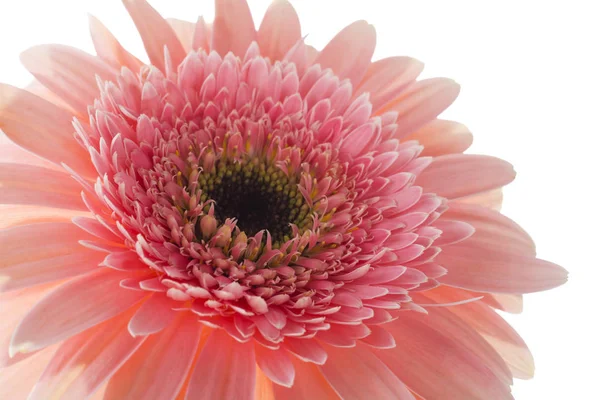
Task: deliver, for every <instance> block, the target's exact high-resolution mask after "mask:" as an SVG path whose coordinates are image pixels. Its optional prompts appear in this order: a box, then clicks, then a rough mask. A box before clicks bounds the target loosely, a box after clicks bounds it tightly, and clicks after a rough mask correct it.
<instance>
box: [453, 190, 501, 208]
mask: <svg viewBox="0 0 600 400" xmlns="http://www.w3.org/2000/svg"><path fill="white" fill-rule="evenodd" d="M503 197H504V195H503V193H502V188H501V187H500V188H497V189H493V190H488V191H487V192H482V193H476V194H472V195H469V196H465V197H461V198H459V199H456V201H459V202H461V203H465V204H477V205H480V206H482V207H487V208H491V209H492V210H496V211H500V210H501V209H502V200H503Z"/></svg>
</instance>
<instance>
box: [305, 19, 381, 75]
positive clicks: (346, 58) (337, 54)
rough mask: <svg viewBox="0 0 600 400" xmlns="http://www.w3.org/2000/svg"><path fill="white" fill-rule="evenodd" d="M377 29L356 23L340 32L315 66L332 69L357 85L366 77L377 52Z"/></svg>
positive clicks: (319, 56)
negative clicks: (372, 58)
mask: <svg viewBox="0 0 600 400" xmlns="http://www.w3.org/2000/svg"><path fill="white" fill-rule="evenodd" d="M375 36H376V34H375V28H373V26H372V25H369V24H368V23H367V22H365V21H356V22H354V23H352V24H350V25H348V26H347V27H345V28H344V29H342V30H341V31H340V33H338V34H337V35H336V36H335V37H334V38H333V39H331V41H330V42H329V43H328V44H327V46H325V48H324V49H323V51H321V53H320V54H319V55H318V56H317V59H316V60H315V64H321V67H323V68H331V69H332V70H333V72H334V73H335V74H336V75H337V76H338V77H339V78H340V79H345V78H348V79H350V81H351V82H352V84H353V85H357V84H358V83H359V82H360V80H361V79H362V78H363V76H364V75H365V72H366V71H367V68H368V67H369V64H370V63H371V57H372V56H373V52H374V51H375Z"/></svg>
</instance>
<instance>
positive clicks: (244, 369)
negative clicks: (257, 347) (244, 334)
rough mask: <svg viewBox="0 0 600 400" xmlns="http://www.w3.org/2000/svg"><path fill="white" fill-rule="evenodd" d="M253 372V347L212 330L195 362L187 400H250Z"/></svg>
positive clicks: (253, 378)
mask: <svg viewBox="0 0 600 400" xmlns="http://www.w3.org/2000/svg"><path fill="white" fill-rule="evenodd" d="M255 369H256V364H255V360H254V344H253V343H251V342H249V343H238V342H236V341H235V340H234V339H233V338H232V337H231V336H229V335H228V334H227V333H226V332H224V331H222V330H215V331H213V332H212V333H211V334H210V337H209V338H208V340H207V341H206V344H205V345H204V348H203V349H202V352H201V353H200V356H199V357H198V360H197V361H196V366H195V367H194V371H193V372H192V378H191V380H190V385H189V387H188V391H187V395H186V399H188V400H192V399H194V400H196V399H198V400H209V399H239V400H252V399H253V398H254V397H253V396H254V388H255V383H256V380H255V378H256V370H255Z"/></svg>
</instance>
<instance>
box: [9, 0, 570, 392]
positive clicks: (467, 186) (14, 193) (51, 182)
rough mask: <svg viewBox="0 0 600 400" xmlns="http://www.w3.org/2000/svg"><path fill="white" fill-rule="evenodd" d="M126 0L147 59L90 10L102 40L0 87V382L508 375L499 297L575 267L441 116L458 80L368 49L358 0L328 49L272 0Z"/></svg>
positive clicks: (42, 387) (87, 388)
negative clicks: (176, 9)
mask: <svg viewBox="0 0 600 400" xmlns="http://www.w3.org/2000/svg"><path fill="white" fill-rule="evenodd" d="M125 5H126V7H127V10H128V11H129V13H130V14H131V17H132V18H133V20H134V22H135V24H136V26H137V28H138V30H139V32H140V35H141V37H142V40H143V42H144V45H145V48H146V50H147V53H148V56H149V60H150V64H148V65H146V64H144V63H142V62H141V61H139V60H138V59H137V58H135V57H134V56H132V55H131V54H130V53H128V52H127V51H126V50H125V49H124V48H123V47H121V45H120V44H119V43H118V42H117V40H116V39H115V38H114V37H113V36H112V35H111V34H110V33H109V32H108V31H107V30H106V28H104V26H103V25H101V23H100V22H99V21H97V20H96V19H94V18H92V19H91V31H92V38H93V40H94V45H95V47H96V52H97V54H98V56H92V55H88V54H86V53H84V52H81V51H79V50H76V49H73V48H69V47H66V46H59V45H43V46H38V47H34V48H32V49H29V50H27V51H26V52H25V53H23V56H22V60H23V63H24V64H25V66H26V67H27V68H28V69H29V71H30V72H31V73H32V74H33V75H34V76H35V78H36V84H35V85H34V86H32V87H30V88H28V89H26V90H23V89H17V88H15V87H11V86H9V85H6V84H2V85H0V128H2V130H3V131H4V133H5V134H6V136H7V137H8V138H9V139H10V141H9V140H6V139H4V138H3V139H2V143H1V145H2V150H1V153H0V159H1V161H2V162H3V163H2V164H0V187H1V192H0V201H1V203H3V204H4V205H3V206H2V214H3V218H2V221H1V225H2V230H1V231H0V247H1V249H2V257H1V260H0V286H1V290H2V292H3V293H2V294H1V295H0V302H1V304H2V305H1V307H2V319H3V323H2V327H1V329H0V345H1V346H2V348H3V349H4V350H3V351H2V353H0V367H1V368H3V369H2V371H1V372H0V398H3V399H21V398H26V397H27V395H29V399H84V398H88V397H93V396H96V397H94V398H103V399H184V398H186V399H315V400H316V399H329V398H343V399H365V398H373V399H415V398H417V399H421V398H424V399H428V400H435V399H486V400H488V399H509V398H512V396H511V393H510V386H511V383H512V379H513V377H517V378H528V377H530V376H531V375H532V373H533V361H532V358H531V355H530V353H529V351H528V349H527V347H526V346H525V344H524V343H523V341H522V340H521V339H520V337H519V336H518V335H517V334H516V333H515V331H514V330H512V329H511V328H510V326H509V325H508V324H507V323H506V322H504V320H503V319H502V318H501V317H500V316H499V315H498V314H497V313H496V311H495V310H496V309H499V310H504V311H508V312H519V311H520V309H521V304H522V299H521V294H522V293H528V292H534V291H539V290H545V289H550V288H552V287H555V286H557V285H560V284H562V283H564V282H565V280H566V272H565V270H563V269H562V268H561V267H558V266H556V265H554V264H552V263H549V262H547V261H543V260H539V259H537V258H536V257H535V248H534V244H533V242H532V240H531V239H530V237H529V236H528V235H527V234H526V233H525V232H524V231H523V230H522V229H521V228H520V227H519V226H518V225H517V224H515V223H514V222H513V221H511V220H509V219H508V218H506V217H504V216H502V215H501V214H500V213H498V212H497V211H495V209H498V208H499V206H500V202H501V192H500V190H501V187H502V186H504V185H506V184H508V183H509V182H511V181H512V180H513V178H514V172H513V169H512V167H511V166H510V164H508V163H506V162H505V161H502V160H499V159H497V158H493V157H488V156H480V155H466V154H462V152H463V151H464V150H465V149H466V148H467V147H468V146H469V145H470V143H471V139H472V137H471V134H470V133H469V132H468V130H467V129H466V128H465V127H464V126H463V125H461V124H459V123H456V122H452V121H445V120H439V119H436V117H437V115H438V114H439V113H440V112H441V111H443V110H444V109H445V108H446V107H448V106H449V105H450V103H452V101H453V100H454V99H455V98H456V96H457V95H458V91H459V88H458V85H457V84H456V83H454V82H453V81H451V80H448V79H441V78H438V79H427V80H420V81H417V80H416V79H417V77H418V75H419V73H420V72H421V70H422V64H421V63H420V62H419V61H416V60H414V59H411V58H408V57H392V58H386V59H383V60H379V61H376V62H371V56H372V54H373V51H374V48H375V31H374V29H373V27H372V26H370V25H368V24H367V23H366V22H364V21H358V22H355V23H353V24H351V25H350V26H348V27H347V28H345V29H344V30H342V31H341V32H340V33H339V34H338V35H337V36H336V37H335V38H333V39H332V41H331V42H330V43H329V44H328V45H327V46H326V47H325V48H324V49H323V50H322V51H317V50H315V49H314V48H312V47H310V46H307V45H305V44H304V42H303V40H302V37H301V33H300V25H299V22H298V18H297V16H296V14H295V12H294V10H293V8H292V7H291V5H290V4H289V3H287V2H286V1H276V2H274V3H273V5H272V6H271V7H270V8H269V10H268V11H267V14H266V15H265V17H264V20H263V21H262V23H261V25H260V29H259V30H258V31H255V28H254V23H253V21H252V18H251V16H250V12H249V9H248V6H247V4H246V3H245V1H244V0H218V1H217V2H216V18H215V21H214V23H213V24H207V23H205V22H204V20H203V19H202V18H200V19H199V20H198V22H197V23H195V24H193V23H188V22H183V21H178V20H168V21H166V20H164V19H163V18H162V17H161V16H160V15H159V14H158V13H157V12H156V11H155V10H154V9H152V8H151V7H150V5H148V4H147V3H146V2H145V1H144V0H126V1H125ZM39 84H41V85H39ZM448 306H452V307H448Z"/></svg>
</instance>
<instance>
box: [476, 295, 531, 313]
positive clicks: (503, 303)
mask: <svg viewBox="0 0 600 400" xmlns="http://www.w3.org/2000/svg"><path fill="white" fill-rule="evenodd" d="M481 301H483V302H484V303H486V304H487V305H489V306H491V307H494V308H497V309H498V310H502V311H506V312H507V313H512V314H520V313H522V312H523V295H521V294H510V293H486V294H484V296H483V299H481Z"/></svg>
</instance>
